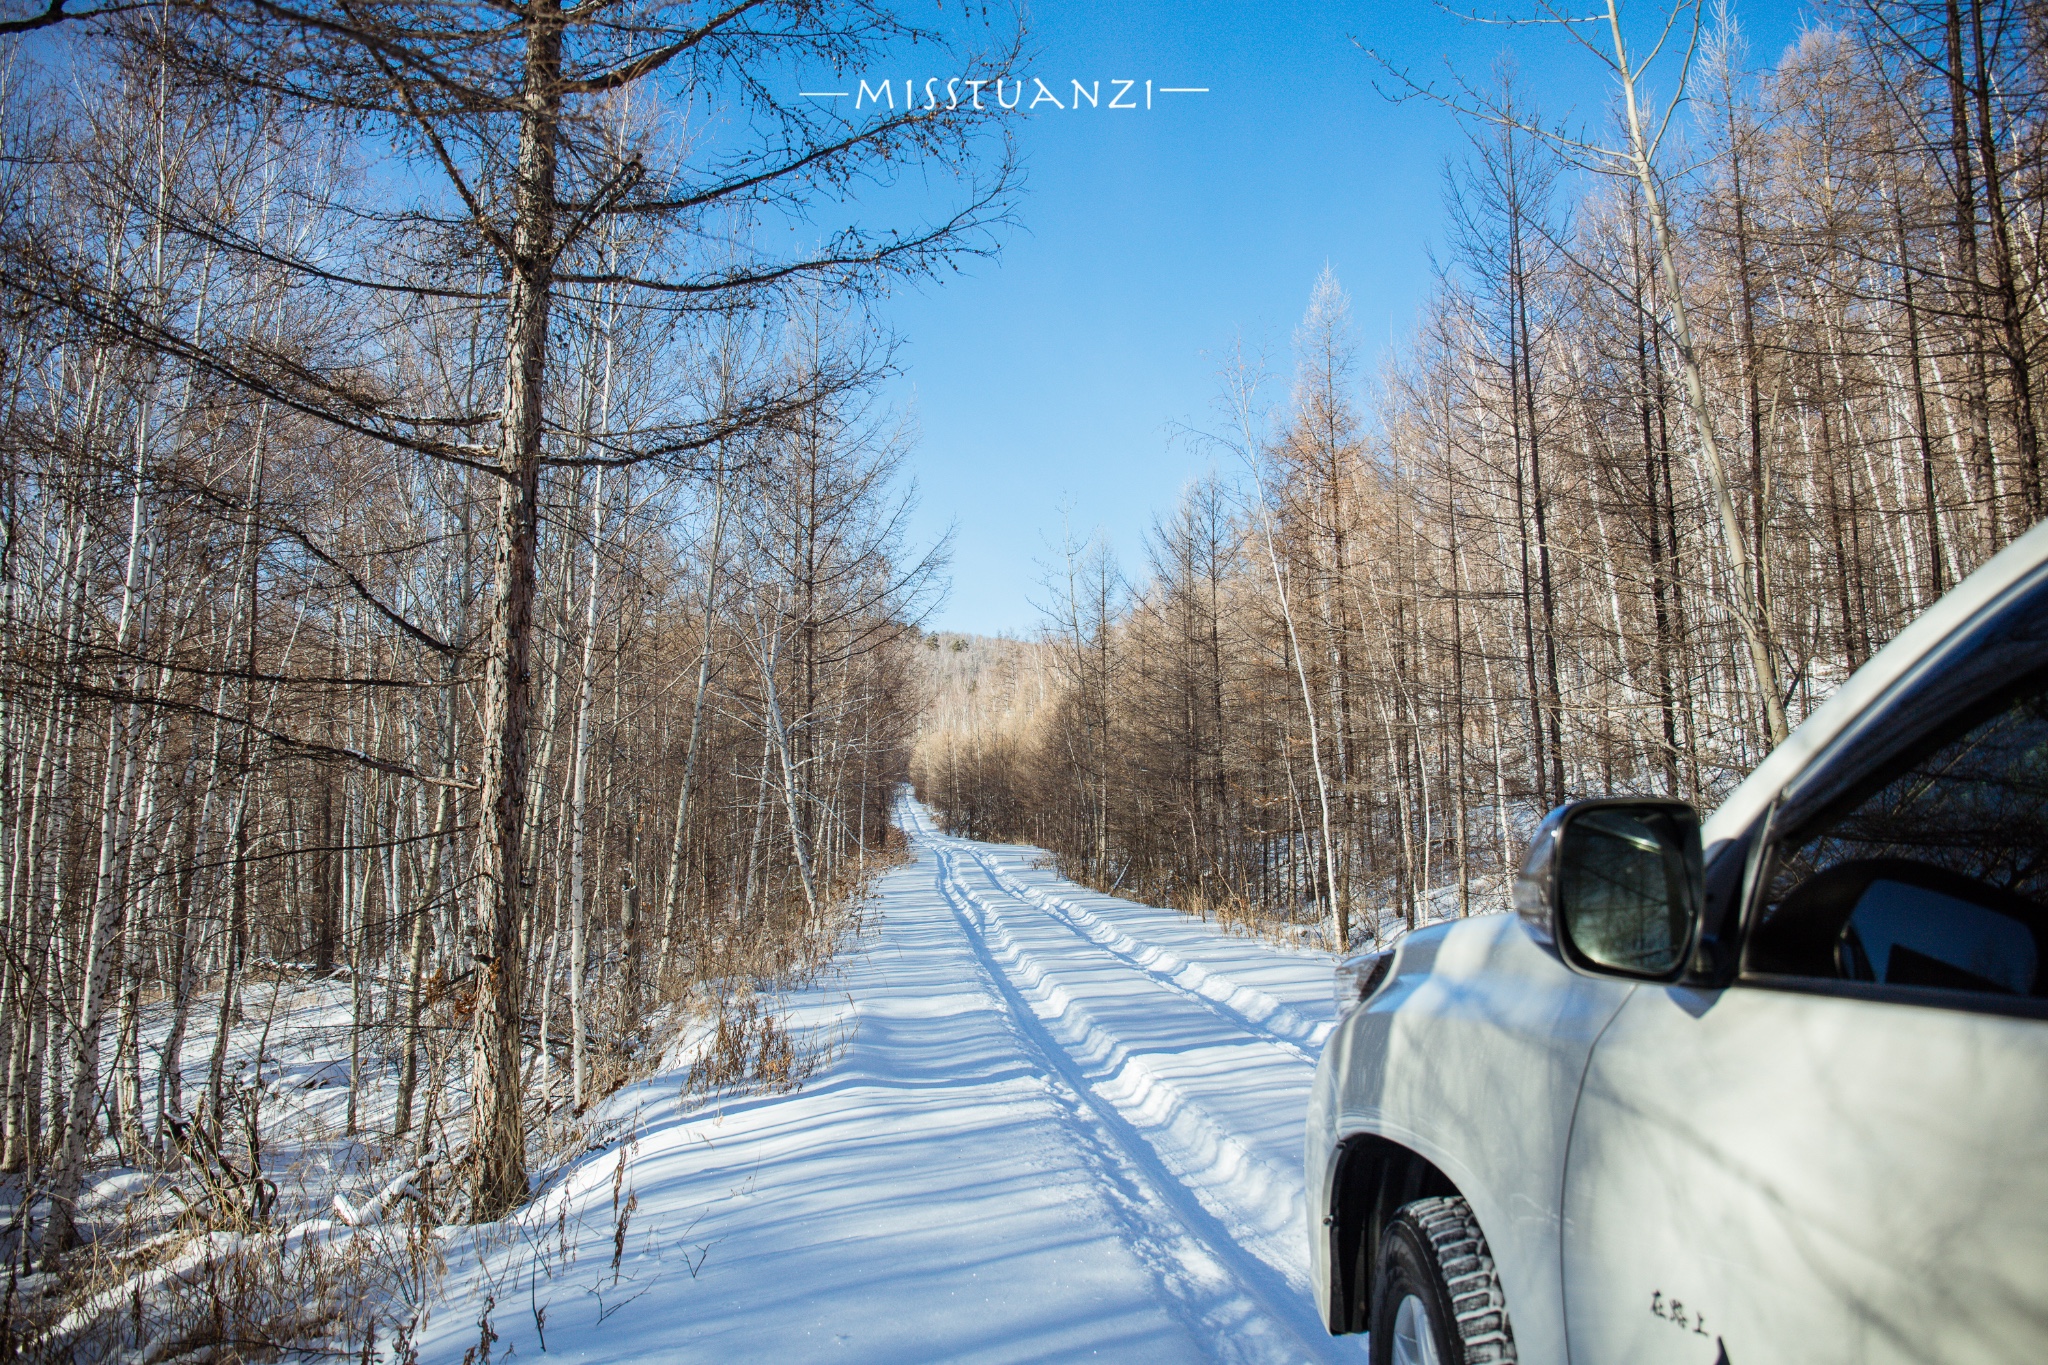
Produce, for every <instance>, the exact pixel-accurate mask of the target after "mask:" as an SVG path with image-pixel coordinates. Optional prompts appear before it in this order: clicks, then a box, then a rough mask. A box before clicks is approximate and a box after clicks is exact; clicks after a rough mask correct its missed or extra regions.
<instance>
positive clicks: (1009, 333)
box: [882, 0, 1809, 634]
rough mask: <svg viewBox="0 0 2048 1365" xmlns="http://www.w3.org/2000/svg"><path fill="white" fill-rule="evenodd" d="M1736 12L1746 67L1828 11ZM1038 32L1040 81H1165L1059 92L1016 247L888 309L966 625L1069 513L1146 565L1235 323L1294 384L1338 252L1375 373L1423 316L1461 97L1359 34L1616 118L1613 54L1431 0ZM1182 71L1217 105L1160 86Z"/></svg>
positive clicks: (999, 626)
mask: <svg viewBox="0 0 2048 1365" xmlns="http://www.w3.org/2000/svg"><path fill="white" fill-rule="evenodd" d="M1636 8H1638V9H1640V10H1641V11H1642V12H1643V14H1644V16H1645V17H1647V16H1648V14H1649V11H1650V9H1651V5H1650V3H1649V0H1640V3H1639V4H1638V6H1637V7H1636ZM1736 12H1737V14H1738V17H1739V19H1740V21H1741V23H1742V25H1743V28H1744V30H1745V32H1746V34H1747V35H1748V37H1749V40H1750V48H1751V52H1750V64H1751V65H1753V66H1754V65H1761V64H1764V63H1766V62H1767V61H1768V60H1769V59H1771V58H1774V57H1775V56H1776V54H1777V53H1778V52H1779V51H1780V50H1781V49H1782V48H1783V46H1784V44H1785V43H1787V42H1788V41H1790V40H1791V39H1793V38H1794V37H1795V36H1796V34H1797V32H1798V30H1799V28H1800V27H1801V26H1802V25H1803V24H1804V23H1805V22H1806V21H1807V20H1806V15H1807V14H1808V13H1809V11H1808V10H1807V9H1806V8H1805V7H1804V6H1803V5H1801V4H1798V3H1796V0H1749V3H1746V4H1744V3H1739V0H1738V4H1737V6H1736ZM1029 21H1030V35H1031V42H1032V45H1033V47H1034V49H1035V55H1034V56H1033V58H1032V59H1031V61H1030V62H1029V63H1028V66H1027V67H1026V69H1027V70H1028V71H1029V72H1030V73H1031V74H1032V75H1033V76H1037V77H1040V78H1042V79H1044V81H1045V83H1046V85H1047V86H1048V87H1050V88H1051V89H1052V90H1053V91H1055V92H1056V93H1057V94H1059V95H1060V96H1061V98H1062V100H1063V101H1065V100H1067V99H1068V98H1069V97H1070V96H1071V81H1072V80H1074V79H1076V78H1078V79H1080V80H1081V81H1082V82H1083V84H1084V85H1085V84H1088V83H1090V82H1092V81H1094V80H1096V79H1102V80H1103V81H1104V82H1105V84H1104V87H1103V96H1102V98H1103V102H1104V103H1105V104H1107V103H1108V99H1109V93H1110V87H1109V85H1108V84H1107V82H1108V80H1109V79H1110V78H1113V77H1122V78H1129V79H1135V80H1138V81H1140V82H1142V81H1143V80H1145V79H1151V80H1152V81H1153V82H1154V83H1155V94H1154V98H1153V108H1152V109H1151V110H1150V111H1135V112H1125V111H1118V112H1111V111H1109V110H1107V109H1100V110H1091V109H1086V108H1083V109H1080V110H1069V111H1064V112H1061V111H1054V110H1053V109H1052V107H1051V106H1050V105H1041V106H1040V109H1039V111H1038V112H1037V114H1036V116H1034V117H1031V118H1028V119H1020V120H1017V121H1016V127H1017V130H1018V136H1019V144H1020V147H1021V149H1022V151H1023V155H1024V160H1025V167H1026V173H1027V183H1026V190H1025V193H1024V195H1023V197H1022V199H1021V202H1020V206H1019V213H1018V225H1017V227H1015V228H1013V229H1011V230H1009V231H1008V232H1006V233H1005V234H1004V246H1003V249H1002V251H1001V253H1000V255H999V256H998V257H997V258H996V259H995V260H993V261H984V262H975V263H973V264H971V265H970V266H969V267H968V268H967V269H966V271H965V272H964V273H962V274H960V275H955V276H950V277H948V278H947V279H946V280H945V281H944V282H943V283H940V284H934V285H929V286H926V287H925V288H923V289H921V290H918V291H915V292H907V293H904V294H900V295H898V296H897V297H896V298H894V299H892V300H890V301H888V302H887V303H886V304H884V305H883V308H882V317H883V318H884V320H885V321H886V322H887V324H888V325H889V326H891V327H892V328H893V329H894V330H895V331H896V332H897V333H898V334H899V335H900V336H901V337H902V339H903V340H904V342H905V345H904V348H903V351H902V353H901V356H900V363H901V364H902V365H903V367H904V373H903V375H902V377H901V378H900V379H899V380H898V381H896V382H895V383H894V384H893V385H892V386H891V397H892V399H893V400H894V401H895V402H896V403H898V404H908V405H910V406H911V407H912V408H913V409H914V411H915V413H916V415H917V419H918V422H919V424H920V427H921V431H922V438H921V440H920V441H919V444H918V447H917V450H916V452H915V454H914V456H913V457H912V459H911V461H910V470H911V472H912V473H913V475H914V476H915V478H916V480H917V482H918V485H919V492H920V508H919V511H918V513H917V516H916V520H915V523H914V530H915V533H916V535H917V536H918V537H919V538H921V539H923V540H926V541H928V540H930V539H931V538H933V537H935V536H937V535H940V534H943V533H944V531H945V530H946V529H947V528H948V527H949V526H950V527H952V528H953V531H954V551H953V570H952V581H953V588H952V593H951V595H950V597H949V599H948V600H947V602H946V603H945V605H944V606H943V607H942V609H941V610H940V611H939V612H938V613H937V615H936V616H935V617H934V618H933V625H935V626H937V627H939V628H943V629H948V630H961V631H975V632H982V633H994V632H998V631H1008V632H1012V633H1020V634H1021V633H1028V632H1030V631H1032V630H1033V629H1035V628H1036V625H1037V623H1038V616H1037V613H1036V612H1035V611H1034V609H1033V608H1032V606H1031V599H1032V598H1033V597H1034V596H1036V595H1037V590H1036V586H1035V582H1034V580H1035V578H1036V576H1037V569H1036V567H1035V561H1044V560H1046V559H1048V558H1049V549H1048V542H1056V541H1057V539H1058V536H1059V529H1060V524H1061V515H1062V507H1063V505H1066V506H1070V507H1071V517H1072V521H1073V523H1074V526H1075V529H1076V532H1077V533H1078V534H1083V535H1085V534H1086V533H1088V532H1089V531H1091V530H1093V529H1095V528H1097V527H1100V528H1101V529H1102V530H1103V531H1105V532H1106V533H1107V535H1108V536H1109V537H1110V539H1111V541H1112V542H1113V544H1114V545H1115V547H1116V549H1117V551H1118V553H1119V556H1120V557H1121V559H1122V560H1123V562H1124V564H1125V566H1126V569H1127V571H1128V570H1129V569H1131V568H1133V567H1134V566H1135V565H1136V564H1137V562H1138V560H1139V556H1140V554H1141V552H1142V540H1143V536H1144V532H1145V528H1146V527H1147V526H1148V525H1149V524H1150V523H1151V521H1152V519H1153V517H1154V516H1155V515H1156V514H1158V513H1159V512H1161V511H1163V510H1165V509H1167V508H1170V507H1171V505H1172V504H1173V502H1174V501H1175V499H1176V498H1177V497H1178V495H1179V492H1180V489H1181V488H1182V486H1183V485H1184V484H1185V483H1186V482H1187V481H1188V480H1190V479H1191V478H1195V477H1197V476H1199V475H1200V474H1201V473H1203V472H1204V470H1206V469H1207V468H1208V466H1209V462H1210V457H1209V456H1208V455H1207V454H1205V453H1204V452H1202V451H1200V450H1199V449H1195V448H1192V447H1191V445H1190V443H1189V442H1187V441H1185V440H1176V439H1175V438H1174V436H1173V430H1174V428H1175V427H1176V426H1179V425H1185V424H1190V423H1193V424H1196V425H1213V419H1212V417H1211V405H1212V403H1213V400H1214V395H1215V393H1216V389H1217V385H1216V379H1215V375H1216V371H1217V369H1218V367H1219V364H1220V363H1221V360H1222V357H1223V354H1224V352H1225V351H1227V349H1228V348H1229V346H1230V344H1231V340H1232V338H1233V336H1234V335H1236V334H1237V333H1239V332H1240V331H1241V332H1242V333H1243V335H1244V337H1245V338H1246V340H1247V343H1248V344H1249V345H1251V346H1253V347H1261V348H1263V349H1264V350H1265V352H1266V353H1267V356H1268V358H1269V361H1270V363H1271V364H1272V366H1273V368H1274V369H1275V370H1276V371H1277V372H1279V373H1280V374H1281V375H1282V376H1283V377H1284V375H1285V373H1286V372H1287V371H1288V370H1289V369H1290V368H1291V357H1290V355H1289V339H1290V333H1291V331H1292V329H1293V326H1294V324H1295V322H1296V320H1297V319H1298V318H1299V317H1300V315H1301V312H1302V310H1303V308H1304V307H1305V306H1306V304H1307V301H1308V294H1309V288H1310V286H1311V285H1312V284H1313V282H1314V280H1315V277H1316V274H1317V272H1318V271H1320V270H1321V269H1322V267H1323V265H1324V263H1325V262H1328V263H1329V264H1330V265H1331V266H1332V267H1333V268H1334V269H1335V271H1336V272H1337V275H1338V277H1339V278H1340V280H1341V281H1342V282H1343V284H1344V287H1345V288H1346V290H1347V291H1348V292H1349V293H1350V295H1351V298H1352V308H1353V317H1354V321H1355V322H1356V325H1357V328H1358V332H1359V335H1360V337H1361V339H1362V340H1363V341H1364V343H1365V350H1366V354H1367V362H1368V368H1369V369H1371V368H1376V365H1377V360H1376V357H1377V356H1378V355H1380V354H1383V353H1384V351H1385V348H1387V347H1388V346H1390V345H1396V344H1399V342H1400V341H1401V340H1402V339H1403V338H1404V337H1405V336H1406V335H1407V333H1408V332H1409V331H1410V329H1411V328H1412V327H1413V325H1414V322H1415V319H1416V317H1417V313H1418V309H1419V307H1420V305H1421V303H1422V300H1423V299H1424V297H1425V296H1426V295H1427V293H1428V291H1429V288H1430V264H1429V251H1430V249H1431V247H1432V246H1437V247H1438V248H1439V249H1440V247H1441V241H1442V232H1441V208H1440V192H1441V187H1442V183H1443V182H1442V168H1443V165H1444V162H1445V159H1446V158H1447V157H1453V156H1457V155H1460V154H1461V153H1462V151H1463V149H1464V147H1465V142H1464V138H1463V135H1462V134H1461V133H1460V131H1459V129H1458V127H1457V125H1456V123H1455V121H1454V120H1453V119H1452V117H1451V116H1450V115H1449V114H1447V113H1446V112H1444V111H1443V110H1441V109H1438V108H1434V107H1431V106H1429V105H1426V104H1422V103H1414V102H1411V103H1408V104H1404V105H1393V104H1389V103H1388V102H1387V101H1385V100H1383V99H1381V98H1380V97H1379V96H1378V95H1376V94H1375V93H1374V92H1373V88H1372V84H1371V80H1372V77H1373V75H1374V73H1375V68H1374V66H1373V65H1372V63H1371V61H1370V60H1369V59H1368V58H1367V57H1366V55H1365V54H1364V53H1363V52H1361V51H1360V50H1359V48H1358V47H1357V46H1355V45H1354V43H1353V41H1352V39H1353V38H1354V37H1355V38H1357V39H1358V40H1359V41H1360V42H1363V43H1365V44H1367V45H1369V46H1372V47H1374V48H1376V49H1379V50H1381V51H1383V52H1385V53H1386V54H1387V55H1388V56H1389V57H1390V58H1391V59H1393V60H1397V61H1401V62H1404V63H1407V64H1409V65H1411V66H1412V67H1413V68H1415V69H1416V70H1418V71H1429V70H1435V71H1441V70H1442V61H1443V58H1444V57H1445V56H1446V55H1448V56H1450V57H1451V58H1452V59H1453V60H1454V61H1455V62H1456V63H1457V64H1458V66H1459V67H1460V69H1461V70H1464V71H1466V72H1469V73H1471V74H1473V75H1476V76H1483V75H1484V74H1485V72H1486V71H1487V69H1488V66H1489V64H1490V63H1491V61H1492V60H1493V58H1494V56H1495V54H1497V53H1498V52H1500V51H1501V50H1502V48H1503V47H1504V46H1506V45H1509V44H1512V45H1513V48H1514V50H1515V51H1516V53H1517V55H1518V66H1519V69H1520V71H1521V73H1522V78H1523V84H1524V86H1525V88H1532V89H1533V90H1534V91H1535V92H1537V93H1538V94H1539V96H1540V97H1541V99H1542V100H1543V103H1544V107H1545V110H1546V112H1551V111H1562V110H1563V109H1565V108H1567V107H1576V109H1577V110H1578V112H1579V113H1580V115H1581V116H1583V117H1586V118H1591V119H1595V120H1597V117H1598V114H1599V112H1600V110H1601V108H1602V107H1603V105H1604V90H1603V88H1602V87H1600V86H1599V85H1598V84H1597V81H1598V77H1599V76H1600V74H1601V73H1600V72H1599V70H1598V68H1597V67H1595V66H1594V65H1593V63H1592V62H1591V60H1590V59H1589V58H1586V57H1585V56H1584V55H1583V54H1577V53H1574V52H1573V51H1572V50H1571V49H1570V48H1569V47H1568V46H1567V45H1566V44H1565V43H1563V42H1561V41H1560V40H1559V39H1557V38H1555V37H1553V36H1546V35H1543V34H1541V33H1534V32H1529V31H1519V30H1503V29H1500V28H1490V27H1478V26H1473V25H1469V24H1466V23H1462V22H1461V21H1459V20H1458V19H1456V18H1455V17H1453V16H1452V15H1450V14H1447V13H1445V12H1444V11H1443V10H1441V9H1439V8H1437V7H1436V6H1434V5H1432V4H1430V3H1428V0H1366V3H1358V4H1351V5H1339V4H1322V3H1278V2H1277V0H1271V2H1268V3H1256V4H1253V3H1235V4H1231V3H1219V2H1216V0H1193V2H1191V0H1042V2H1041V3H1040V4H1038V5H1037V6H1036V7H1035V8H1034V9H1033V10H1032V11H1031V13H1030V16H1029ZM1169 85H1171V86H1206V87H1208V90H1209V93H1207V94H1205V95H1172V96H1168V95H1161V94H1158V93H1156V89H1157V87H1158V86H1169ZM1136 90H1137V91H1139V92H1142V85H1141V86H1139V87H1136ZM985 98H986V96H985ZM1278 392H1279V391H1278V390H1276V396H1277V394H1278Z"/></svg>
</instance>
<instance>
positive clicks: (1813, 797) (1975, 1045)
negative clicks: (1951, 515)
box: [1306, 524, 2048, 1365]
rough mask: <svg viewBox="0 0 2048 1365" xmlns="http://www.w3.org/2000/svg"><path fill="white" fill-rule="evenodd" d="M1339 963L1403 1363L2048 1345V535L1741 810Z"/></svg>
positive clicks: (1599, 832)
mask: <svg viewBox="0 0 2048 1365" xmlns="http://www.w3.org/2000/svg"><path fill="white" fill-rule="evenodd" d="M1515 905H1516V909H1517V910H1518V912H1519V913H1518V914H1516V915H1490V916H1483V917H1479V918H1474V919H1467V920H1459V921H1456V922H1453V923H1449V924H1444V925H1436V926H1431V927H1429V928H1427V929H1423V930H1421V931H1418V932H1416V933H1413V934H1410V935H1409V936H1408V937H1407V938H1405V939H1403V940H1402V941H1401V942H1400V944H1399V945H1398V946H1396V947H1395V948H1393V949H1391V950H1388V951H1386V952H1383V953H1376V954H1371V955H1368V956H1366V957H1363V958H1357V959H1353V960H1352V961H1350V962H1348V963H1346V964H1344V966H1343V967H1341V968H1340V969H1339V977H1338V979H1339V997H1340V998H1339V1007H1340V1009H1341V1010H1342V1011H1343V1012H1344V1015H1343V1019H1342V1021H1341V1022H1340V1023H1339V1025H1338V1027H1337V1029H1336V1031H1335V1032H1334V1033H1333V1034H1332V1035H1331V1038H1330V1042H1329V1044H1328V1046H1327V1047H1326V1048H1325V1049H1324V1052H1323V1057H1322V1061H1321V1064H1320V1065H1319V1066H1318V1068H1317V1071H1316V1083H1315V1089H1314V1091H1313V1094H1312V1097H1311V1099H1310V1102H1309V1112H1308V1141H1307V1154H1306V1156H1307V1176H1308V1188H1309V1191H1310V1194H1311V1200H1310V1213H1309V1229H1308V1232H1309V1245H1310V1249H1311V1251H1310V1254H1311V1259H1312V1262H1313V1268H1312V1275H1313V1279H1314V1283H1315V1287H1316V1297H1317V1302H1318V1304H1319V1306H1320V1307H1321V1309H1322V1311H1323V1318H1324V1321H1325V1323H1326V1324H1327V1325H1328V1326H1329V1329H1330V1330H1331V1331H1332V1332H1356V1331H1365V1330H1370V1331H1371V1333H1372V1340H1371V1355H1372V1359H1373V1361H1374V1362H1375V1365H1387V1363H1388V1362H1403V1363H1404V1365H1406V1363H1409V1362H1427V1363H1428V1365H1460V1362H1479V1361H1508V1360H1515V1359H1517V1358H1519V1359H1522V1360H1527V1361H1531V1362H1539V1363H1542V1365H1548V1362H1560V1365H1561V1363H1562V1362H1565V1361H1570V1362H1571V1363H1572V1365H1650V1363H1652V1362H1663V1361H1668V1362H1682V1363H1683V1365H1763V1363H1765V1362H1787V1363H1788V1365H1789V1363H1790V1362H1799V1363H1800V1365H1808V1363H1809V1362H1817V1361H1844V1362H1878V1361H1900V1362H1904V1361H1914V1362H1920V1361H1940V1362H1948V1363H1953V1365H1962V1362H1986V1365H1989V1363H1990V1362H1998V1363H1999V1365H2016V1363H2017V1362H2021V1361H2038V1360H2043V1359H2048V524H2044V525H2043V526H2040V527H2037V528H2035V529H2034V530H2033V531H2032V532H2030V533H2028V534H2027V535H2026V536H2025V537H2023V538H2022V539H2020V540H2018V541H2016V542H2014V544H2012V545H2011V546H2010V547H2008V548H2007V549H2006V550H2005V551H2004V552H2003V553H2001V554H2000V555H1998V557H1997V558H1995V559H1993V560H1992V561H1991V562H1990V563H1989V564H1986V565H1985V566H1984V567H1983V568H1982V569H1980V570H1979V571H1978V572H1977V573H1975V574H1973V575H1972V576H1971V577H1970V578H1969V579H1968V580H1967V581H1965V582H1964V583H1962V584H1961V585H1959V586H1958V587H1957V588H1956V589H1955V590H1954V591H1953V592H1951V593H1950V594H1949V595H1948V596H1947V597H1945V598H1943V599H1942V600H1941V601H1940V602H1939V603H1937V604H1936V605H1935V606H1934V607H1933V608H1932V609H1930V610H1929V611H1928V612H1927V613H1926V614H1925V615H1923V616H1922V617H1920V619H1919V620H1917V621H1915V622H1914V623H1913V625H1912V626H1910V627H1909V628H1908V629H1907V630H1906V631H1905V632H1904V633H1903V634H1901V635H1900V636H1899V638H1898V639H1897V640H1895V641H1894V642H1893V643H1892V644H1891V645H1890V646H1889V647H1888V648H1886V649H1885V650H1884V651H1883V652H1882V653H1880V654H1879V655H1877V657H1875V658H1874V659H1872V660H1871V661H1870V662H1869V663H1868V664H1866V665H1865V666H1864V667H1863V668H1862V669H1861V670H1860V671H1859V672H1857V674H1856V675H1855V676H1854V677H1853V678H1851V679H1850V680H1849V682H1848V683H1847V684H1845V685H1844V686H1843V688H1842V689H1841V691H1840V692H1839V693H1838V694H1837V695H1836V696H1835V697H1834V698H1833V699H1831V700H1830V701H1829V702H1828V703H1827V704H1826V705H1824V706H1822V707H1821V708H1820V709H1818V710H1817V711H1815V712H1814V714H1813V715H1812V716H1811V717H1810V718H1809V719H1808V720H1807V721H1806V723H1805V724H1804V725H1802V726H1801V727H1800V728H1799V729H1798V731H1797V732H1795V733H1794V734H1793V735H1792V737H1791V738H1790V739H1788V740H1787V741H1786V742H1785V743H1784V744H1782V745H1780V746H1779V747H1778V749H1777V750H1776V751H1775V752H1773V753H1772V754H1771V756H1770V757H1769V758H1768V759H1767V760H1766V761H1765V762H1764V763H1763V765H1762V766H1761V767H1759V768H1758V769H1757V770H1756V771H1755V772H1754V773H1752V774H1751V775H1750V776H1749V778H1748V779H1747V780H1746V781H1744V782H1743V783H1742V784H1741V785H1740V786H1739V787H1737V788H1736V789H1735V791H1734V792H1733V793H1732V794H1731V795H1730V796H1729V798H1728V800H1727V801H1726V802H1725V803H1724V804H1723V805H1722V806H1721V808H1720V809H1719V810H1717V811H1716V812H1715V813H1714V814H1713V816H1712V817H1711V818H1710V819H1709V820H1707V821H1706V823H1705V825H1704V827H1702V825H1701V824H1700V822H1699V819H1698V817H1697V815H1695V814H1694V812H1693V811H1692V809H1691V808H1690V807H1688V806H1685V805H1683V804H1681V803H1678V802H1674V801H1667V800H1657V799H1650V800H1598V801H1580V802H1574V803H1572V804H1570V805H1567V806H1563V807H1560V808H1559V809H1558V810H1556V811H1553V812H1552V813H1551V814H1550V816H1549V818H1547V819H1546V820H1545V821H1544V823H1543V825H1542V828H1541V829H1540V830H1539V831H1538V832H1537V834H1536V838H1535V841H1534V843H1533V845H1532V847H1531V848H1530V851H1529V855H1528V860H1527V862H1526V864H1525V865H1524V867H1523V869H1522V874H1521V876H1520V878H1519V880H1518V881H1517V883H1516V889H1515Z"/></svg>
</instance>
